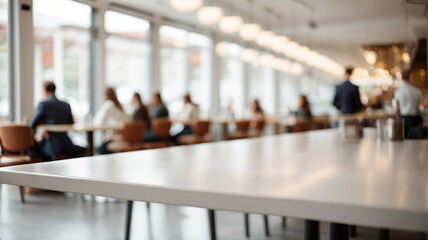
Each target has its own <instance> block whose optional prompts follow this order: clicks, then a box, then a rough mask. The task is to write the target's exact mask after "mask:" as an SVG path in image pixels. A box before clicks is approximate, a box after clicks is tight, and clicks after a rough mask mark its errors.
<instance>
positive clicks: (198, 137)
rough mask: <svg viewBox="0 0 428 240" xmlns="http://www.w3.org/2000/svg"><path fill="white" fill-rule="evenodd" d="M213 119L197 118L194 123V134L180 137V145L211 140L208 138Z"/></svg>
mask: <svg viewBox="0 0 428 240" xmlns="http://www.w3.org/2000/svg"><path fill="white" fill-rule="evenodd" d="M210 125H211V121H208V120H197V121H196V122H194V123H193V124H192V131H193V134H192V135H185V136H181V137H179V138H178V144H180V145H191V144H198V143H206V142H209V140H207V139H206V135H208V133H209V131H210Z"/></svg>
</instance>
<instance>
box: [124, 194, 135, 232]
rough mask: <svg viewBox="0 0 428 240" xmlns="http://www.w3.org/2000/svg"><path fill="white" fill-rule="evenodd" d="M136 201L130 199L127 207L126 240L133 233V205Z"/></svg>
mask: <svg viewBox="0 0 428 240" xmlns="http://www.w3.org/2000/svg"><path fill="white" fill-rule="evenodd" d="M133 204H134V201H128V203H127V209H126V223H125V240H129V239H130V237H131V235H130V233H131V218H132V206H133Z"/></svg>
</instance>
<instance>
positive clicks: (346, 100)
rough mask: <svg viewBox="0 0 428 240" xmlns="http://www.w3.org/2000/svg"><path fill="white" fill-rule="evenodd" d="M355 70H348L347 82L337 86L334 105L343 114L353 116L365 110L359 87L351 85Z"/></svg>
mask: <svg viewBox="0 0 428 240" xmlns="http://www.w3.org/2000/svg"><path fill="white" fill-rule="evenodd" d="M352 72H353V69H352V68H347V69H346V80H345V81H344V82H343V83H342V84H339V85H337V86H336V92H335V94H334V99H333V105H334V106H335V107H336V108H337V109H339V110H340V112H341V113H343V114H352V113H356V112H359V111H360V110H361V109H363V104H362V103H361V99H360V91H359V90H358V87H357V86H356V85H354V84H352V83H351V76H352Z"/></svg>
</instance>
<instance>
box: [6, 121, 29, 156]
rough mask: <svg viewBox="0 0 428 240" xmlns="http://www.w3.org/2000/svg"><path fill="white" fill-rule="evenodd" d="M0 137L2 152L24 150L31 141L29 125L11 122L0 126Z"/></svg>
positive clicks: (26, 149)
mask: <svg viewBox="0 0 428 240" xmlns="http://www.w3.org/2000/svg"><path fill="white" fill-rule="evenodd" d="M0 139H1V147H2V150H3V152H12V153H17V152H25V151H28V149H30V147H31V144H32V142H33V136H32V134H31V127H30V126H28V125H19V124H11V125H4V126H0Z"/></svg>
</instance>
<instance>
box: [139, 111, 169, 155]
mask: <svg viewBox="0 0 428 240" xmlns="http://www.w3.org/2000/svg"><path fill="white" fill-rule="evenodd" d="M171 125H172V122H171V121H170V120H169V118H157V119H153V120H152V131H153V134H154V135H155V136H156V137H157V138H158V139H160V141H157V142H148V143H143V144H142V149H155V148H164V147H169V146H171V145H172V142H171V140H170V138H171V135H170V134H169V130H170V129H171Z"/></svg>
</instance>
